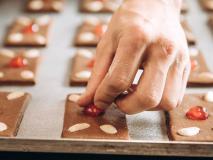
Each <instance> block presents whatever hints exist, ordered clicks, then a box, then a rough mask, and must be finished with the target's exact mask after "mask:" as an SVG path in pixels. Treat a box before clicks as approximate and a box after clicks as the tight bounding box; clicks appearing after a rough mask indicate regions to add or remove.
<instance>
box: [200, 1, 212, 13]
mask: <svg viewBox="0 0 213 160" xmlns="http://www.w3.org/2000/svg"><path fill="white" fill-rule="evenodd" d="M199 1H200V5H201V7H202V8H203V9H204V10H206V11H213V1H212V0H199Z"/></svg>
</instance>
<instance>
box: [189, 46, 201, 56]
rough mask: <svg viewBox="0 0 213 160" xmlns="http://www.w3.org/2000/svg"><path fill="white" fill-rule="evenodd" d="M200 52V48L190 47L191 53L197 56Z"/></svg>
mask: <svg viewBox="0 0 213 160" xmlns="http://www.w3.org/2000/svg"><path fill="white" fill-rule="evenodd" d="M198 54H199V50H198V49H197V48H196V47H189V55H190V56H191V57H196V56H197V55H198Z"/></svg>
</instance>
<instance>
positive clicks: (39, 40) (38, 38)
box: [35, 35, 46, 44]
mask: <svg viewBox="0 0 213 160" xmlns="http://www.w3.org/2000/svg"><path fill="white" fill-rule="evenodd" d="M35 41H36V42H37V43H39V44H45V43H46V38H45V37H44V36H43V35H36V36H35Z"/></svg>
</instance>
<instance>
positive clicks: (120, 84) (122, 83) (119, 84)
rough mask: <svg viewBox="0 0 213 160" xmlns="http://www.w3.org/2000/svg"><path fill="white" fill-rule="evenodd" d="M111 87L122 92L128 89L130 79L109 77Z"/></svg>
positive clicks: (113, 90)
mask: <svg viewBox="0 0 213 160" xmlns="http://www.w3.org/2000/svg"><path fill="white" fill-rule="evenodd" d="M109 82H110V84H109V88H110V90H111V91H112V92H122V91H125V90H127V89H128V86H129V81H128V80H127V79H126V78H116V79H109Z"/></svg>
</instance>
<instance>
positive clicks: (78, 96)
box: [68, 94, 81, 102]
mask: <svg viewBox="0 0 213 160" xmlns="http://www.w3.org/2000/svg"><path fill="white" fill-rule="evenodd" d="M80 97H81V96H80V95H77V94H71V95H70V96H69V98H68V99H69V101H71V102H77V101H78V100H79V98H80Z"/></svg>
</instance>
